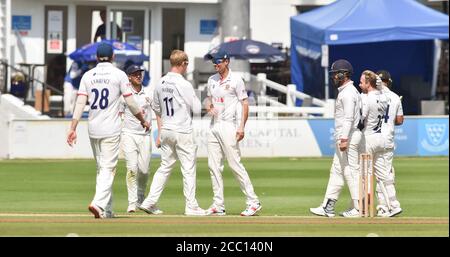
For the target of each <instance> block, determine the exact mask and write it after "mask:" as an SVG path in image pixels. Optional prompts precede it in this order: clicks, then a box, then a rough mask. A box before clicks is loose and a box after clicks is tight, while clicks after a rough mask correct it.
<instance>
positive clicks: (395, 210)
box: [388, 207, 403, 217]
mask: <svg viewBox="0 0 450 257" xmlns="http://www.w3.org/2000/svg"><path fill="white" fill-rule="evenodd" d="M402 211H403V210H402V208H400V207H397V208H394V209H392V210H390V211H389V214H388V217H394V216H395V215H398V214H400V213H402Z"/></svg>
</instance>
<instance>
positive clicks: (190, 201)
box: [142, 129, 198, 209]
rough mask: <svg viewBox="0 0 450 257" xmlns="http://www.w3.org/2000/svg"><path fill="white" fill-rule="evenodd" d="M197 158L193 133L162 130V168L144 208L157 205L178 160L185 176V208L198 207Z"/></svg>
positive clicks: (158, 171) (157, 174)
mask: <svg viewBox="0 0 450 257" xmlns="http://www.w3.org/2000/svg"><path fill="white" fill-rule="evenodd" d="M196 156H197V145H196V144H195V142H194V135H193V134H192V133H188V134H186V133H178V132H175V131H171V130H167V129H162V130H161V166H160V167H159V168H158V170H157V171H156V172H155V175H154V176H153V180H152V184H151V185H150V192H149V194H148V196H147V198H146V199H145V200H144V202H143V203H142V206H146V207H148V206H152V205H155V204H156V203H157V202H158V200H159V197H160V196H161V193H162V191H163V190H164V187H165V185H166V183H167V181H168V179H169V177H170V174H171V173H172V168H173V166H174V165H175V163H176V161H177V159H178V160H180V164H181V174H182V175H183V194H184V197H185V199H186V203H185V208H186V209H194V208H197V207H198V202H197V199H196V198H195V190H196Z"/></svg>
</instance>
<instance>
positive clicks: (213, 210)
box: [206, 205, 226, 216]
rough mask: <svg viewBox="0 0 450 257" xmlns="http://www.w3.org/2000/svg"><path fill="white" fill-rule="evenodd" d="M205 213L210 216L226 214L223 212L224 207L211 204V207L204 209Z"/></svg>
mask: <svg viewBox="0 0 450 257" xmlns="http://www.w3.org/2000/svg"><path fill="white" fill-rule="evenodd" d="M206 215H211V216H224V215H226V212H225V208H223V207H217V206H215V205H211V207H209V208H208V209H207V210H206Z"/></svg>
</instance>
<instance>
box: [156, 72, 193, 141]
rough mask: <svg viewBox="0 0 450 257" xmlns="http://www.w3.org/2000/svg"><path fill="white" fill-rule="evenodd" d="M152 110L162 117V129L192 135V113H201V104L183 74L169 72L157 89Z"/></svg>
mask: <svg viewBox="0 0 450 257" xmlns="http://www.w3.org/2000/svg"><path fill="white" fill-rule="evenodd" d="M152 108H153V110H154V111H155V113H156V115H159V116H161V121H162V126H161V129H167V130H172V131H175V132H179V133H191V132H192V114H191V113H192V112H194V113H198V112H200V110H199V109H201V103H200V100H198V98H197V96H196V95H195V91H194V88H193V87H192V84H191V83H189V81H187V80H185V79H184V78H183V76H182V75H181V74H178V73H175V72H168V73H167V74H166V75H165V76H164V77H162V78H161V81H160V82H159V83H158V84H157V85H156V87H155V91H154V95H153V103H152Z"/></svg>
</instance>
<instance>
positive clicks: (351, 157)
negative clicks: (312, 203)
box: [322, 130, 362, 208]
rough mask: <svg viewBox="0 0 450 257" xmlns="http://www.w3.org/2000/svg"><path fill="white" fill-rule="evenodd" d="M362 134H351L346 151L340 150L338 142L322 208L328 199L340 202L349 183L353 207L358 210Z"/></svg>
mask: <svg viewBox="0 0 450 257" xmlns="http://www.w3.org/2000/svg"><path fill="white" fill-rule="evenodd" d="M361 137H362V133H361V131H360V130H354V131H352V132H351V133H350V137H349V144H348V148H347V150H346V151H344V152H342V151H341V150H339V141H336V144H335V147H336V151H335V154H334V157H333V164H332V165H331V169H330V179H329V180H328V186H327V191H326V193H325V199H324V201H323V203H322V206H325V204H326V203H327V201H328V199H335V200H338V198H339V194H340V193H341V191H342V189H343V188H344V185H345V182H347V185H348V189H349V191H350V197H351V198H352V205H353V207H355V208H358V198H359V194H358V193H359V188H358V185H359V182H358V181H359V149H360V148H359V147H360V143H361Z"/></svg>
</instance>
